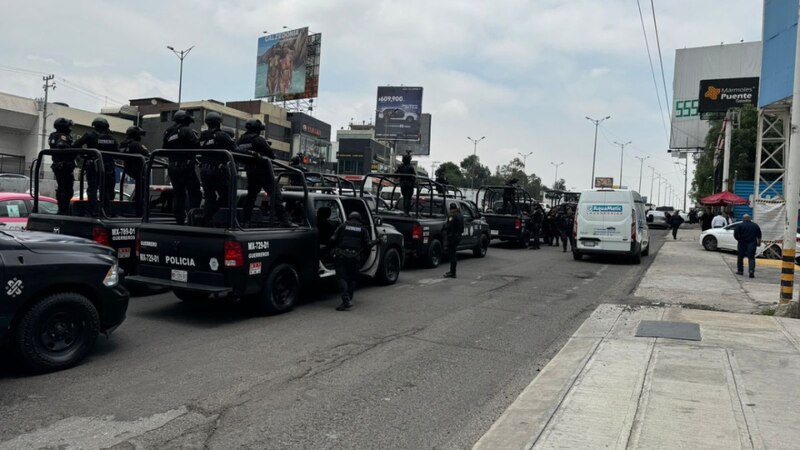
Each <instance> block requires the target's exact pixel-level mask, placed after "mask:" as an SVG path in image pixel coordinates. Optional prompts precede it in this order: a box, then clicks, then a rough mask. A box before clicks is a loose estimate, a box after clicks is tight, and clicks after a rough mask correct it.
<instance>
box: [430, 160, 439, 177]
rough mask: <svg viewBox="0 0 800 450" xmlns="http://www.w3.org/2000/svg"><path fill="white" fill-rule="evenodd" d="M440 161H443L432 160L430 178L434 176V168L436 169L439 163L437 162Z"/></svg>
mask: <svg viewBox="0 0 800 450" xmlns="http://www.w3.org/2000/svg"><path fill="white" fill-rule="evenodd" d="M440 162H441V161H431V173H430V176H429V178H432V177H433V172H434V170H435V169H434V168H435V167H436V165H437V164H439V163H440Z"/></svg>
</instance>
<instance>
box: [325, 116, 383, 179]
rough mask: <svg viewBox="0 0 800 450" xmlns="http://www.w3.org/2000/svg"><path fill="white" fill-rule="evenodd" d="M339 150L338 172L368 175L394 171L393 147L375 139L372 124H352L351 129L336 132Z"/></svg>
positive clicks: (337, 156) (341, 173)
mask: <svg viewBox="0 0 800 450" xmlns="http://www.w3.org/2000/svg"><path fill="white" fill-rule="evenodd" d="M336 141H337V143H338V151H337V154H336V159H337V164H336V173H338V174H340V175H366V174H368V173H370V172H392V171H393V164H392V149H391V148H390V147H389V146H388V145H385V144H383V143H381V142H378V141H376V140H375V128H374V127H373V126H372V125H352V124H351V125H350V129H349V130H338V131H337V132H336Z"/></svg>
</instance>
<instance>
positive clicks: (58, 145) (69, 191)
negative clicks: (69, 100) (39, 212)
mask: <svg viewBox="0 0 800 450" xmlns="http://www.w3.org/2000/svg"><path fill="white" fill-rule="evenodd" d="M53 127H55V129H56V131H54V132H52V133H50V136H49V137H48V138H47V142H48V144H49V145H50V148H51V149H65V148H72V147H73V139H72V121H71V120H69V119H65V118H63V117H59V118H58V119H56V120H55V122H53ZM52 159H53V164H52V165H51V166H50V168H51V169H52V170H53V175H55V178H56V201H57V202H58V213H59V214H61V215H68V214H69V203H70V201H71V200H72V196H73V195H75V190H74V188H73V185H74V184H75V174H74V172H75V155H53V156H52Z"/></svg>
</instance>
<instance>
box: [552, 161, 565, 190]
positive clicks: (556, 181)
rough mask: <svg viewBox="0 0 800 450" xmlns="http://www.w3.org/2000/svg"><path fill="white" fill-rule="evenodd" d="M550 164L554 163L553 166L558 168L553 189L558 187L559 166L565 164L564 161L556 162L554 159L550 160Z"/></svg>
mask: <svg viewBox="0 0 800 450" xmlns="http://www.w3.org/2000/svg"><path fill="white" fill-rule="evenodd" d="M550 164H552V165H553V167H555V168H556V177H555V178H554V179H553V189H555V188H556V183H558V166H560V165H562V164H564V161H561V162H560V163H558V164H556V163H554V162H553V161H550Z"/></svg>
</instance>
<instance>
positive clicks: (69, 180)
mask: <svg viewBox="0 0 800 450" xmlns="http://www.w3.org/2000/svg"><path fill="white" fill-rule="evenodd" d="M51 168H52V169H53V175H55V178H56V201H57V202H58V214H60V215H64V216H66V215H69V205H70V202H71V201H72V196H73V195H75V188H74V187H73V185H74V184H75V173H74V172H75V163H74V162H72V161H66V162H55V163H53V165H52V166H51Z"/></svg>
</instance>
